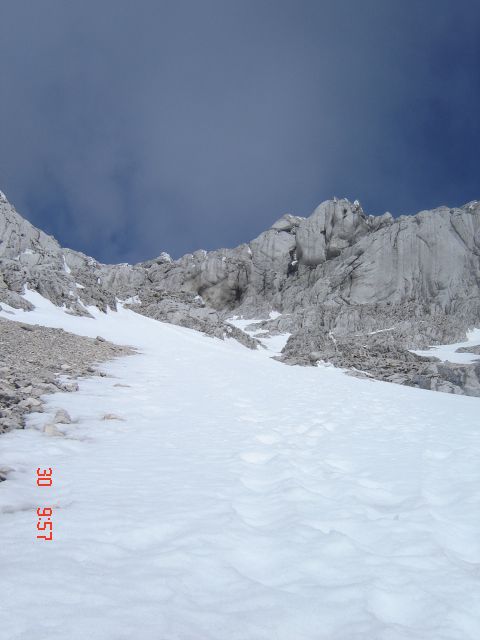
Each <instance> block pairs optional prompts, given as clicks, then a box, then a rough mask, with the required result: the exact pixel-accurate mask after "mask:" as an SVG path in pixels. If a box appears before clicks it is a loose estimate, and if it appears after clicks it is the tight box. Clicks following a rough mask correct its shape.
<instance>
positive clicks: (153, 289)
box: [0, 199, 480, 393]
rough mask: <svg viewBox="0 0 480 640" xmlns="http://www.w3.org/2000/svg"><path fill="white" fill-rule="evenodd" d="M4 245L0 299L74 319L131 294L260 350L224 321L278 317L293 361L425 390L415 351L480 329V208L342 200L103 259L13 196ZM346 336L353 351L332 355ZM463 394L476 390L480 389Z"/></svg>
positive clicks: (141, 307)
mask: <svg viewBox="0 0 480 640" xmlns="http://www.w3.org/2000/svg"><path fill="white" fill-rule="evenodd" d="M0 238H1V242H0V304H1V303H2V302H4V303H6V304H8V305H11V306H22V305H23V306H24V307H25V306H26V305H27V306H28V303H26V301H25V300H24V298H22V297H21V293H22V291H23V290H24V287H25V286H28V287H29V288H31V289H35V290H37V291H38V292H39V293H41V294H42V295H43V296H45V297H47V298H49V299H50V300H52V302H54V303H55V304H57V305H65V306H66V307H67V308H68V309H69V310H70V312H71V313H76V314H88V313H89V311H88V307H89V306H90V305H95V306H97V307H98V308H99V309H101V310H106V309H107V307H111V308H115V307H116V304H117V300H123V301H127V304H128V305H129V306H131V307H132V308H134V309H135V310H136V311H138V312H140V313H143V314H145V315H148V316H151V317H154V318H157V319H160V320H165V321H167V322H173V323H175V324H180V325H183V326H187V327H191V328H194V329H197V330H200V331H204V332H205V333H207V334H209V335H213V336H217V337H224V336H226V335H232V336H233V337H235V338H237V339H239V340H240V341H242V342H244V343H245V344H246V345H247V346H250V347H255V346H256V342H255V340H254V339H251V338H249V337H248V336H246V334H244V333H243V332H241V331H240V330H235V329H234V328H232V327H230V326H229V325H228V324H227V323H225V318H226V317H228V316H229V315H231V314H232V313H235V314H237V315H243V316H244V317H247V318H259V317H267V316H268V314H269V312H270V311H272V310H275V311H278V312H280V314H281V315H280V316H279V317H277V318H276V319H275V320H271V321H269V322H267V323H264V325H263V328H265V329H268V330H269V331H271V332H273V333H279V332H290V333H291V334H292V336H291V338H290V340H289V341H288V343H287V345H286V347H285V350H284V353H283V359H284V360H285V361H286V362H289V363H293V362H296V363H302V364H311V363H312V362H314V361H315V360H314V359H313V360H312V358H311V353H312V352H314V353H319V354H320V356H319V357H320V359H322V360H328V361H330V362H333V363H335V364H339V365H340V366H345V367H354V368H359V369H362V370H364V371H366V372H369V373H370V374H372V375H374V376H375V377H379V378H381V379H385V380H386V379H389V380H393V379H394V380H395V381H397V382H404V383H405V384H414V385H416V386H425V384H426V382H425V380H424V379H423V378H422V376H424V375H427V374H425V368H426V367H427V368H428V367H429V366H431V365H432V363H429V362H425V361H424V360H422V359H419V357H418V356H414V355H413V354H411V353H410V351H409V349H419V348H420V349H421V348H425V347H427V346H429V345H433V344H442V343H452V342H457V341H460V340H462V339H464V338H465V334H466V331H467V330H468V329H471V328H473V327H475V326H480V294H479V286H480V203H479V202H476V201H475V202H471V203H468V204H467V205H465V206H463V207H461V208H447V207H439V208H437V209H434V210H432V211H422V212H420V213H418V214H417V215H415V216H401V217H399V218H394V217H393V216H391V215H390V214H389V213H386V214H384V215H382V216H371V215H366V214H365V213H364V212H363V210H362V208H361V206H360V204H359V203H358V202H354V203H351V202H349V201H348V200H344V199H340V200H337V199H334V200H329V201H326V202H323V203H322V204H321V205H320V206H319V207H317V209H315V211H314V212H313V214H312V215H311V216H310V217H309V218H301V217H298V216H293V215H290V214H286V215H284V216H283V217H281V218H280V219H279V220H277V222H275V223H274V224H273V225H272V227H271V228H270V229H268V230H267V231H265V232H264V233H262V234H260V236H258V237H257V238H255V239H254V240H252V241H251V242H250V243H248V244H243V245H240V246H239V247H236V248H234V249H221V250H218V251H210V252H205V251H196V252H195V253H193V254H187V255H185V256H183V257H182V258H180V259H179V260H172V259H171V257H170V256H169V255H168V254H165V253H162V254H161V255H160V256H159V257H158V258H156V259H154V260H149V261H146V262H143V263H140V264H137V265H128V264H121V265H104V264H100V263H98V262H97V261H95V260H94V259H92V258H89V257H88V256H85V255H83V254H81V253H79V252H75V251H71V250H69V249H62V248H61V247H60V246H59V245H58V243H57V242H56V241H55V240H54V239H53V238H51V237H50V236H47V235H46V234H44V233H42V232H41V231H38V230H37V229H35V227H33V226H32V225H30V224H29V223H28V222H26V221H25V220H23V218H21V216H19V215H18V214H17V213H16V212H15V210H14V209H13V207H11V205H10V204H9V203H8V202H7V201H6V199H2V200H1V201H0ZM334 340H335V341H336V342H337V346H339V345H341V347H342V354H341V356H340V355H339V352H338V350H334V351H332V348H331V347H332V345H333V342H334ZM436 366H437V365H436ZM459 366H460V365H459ZM438 371H440V373H438ZM438 371H437V372H436V373H435V376H437V377H438V379H439V380H441V379H443V378H442V376H444V378H445V383H446V387H445V389H442V390H450V391H452V390H453V391H455V392H457V390H456V388H455V389H453V387H450V386H449V384H450V383H449V382H448V376H449V375H450V374H449V373H448V375H447V373H445V372H443V373H442V371H443V369H442V368H441V367H440V369H438ZM465 372H467V369H465ZM444 373H445V375H444ZM437 374H438V375H437ZM465 375H467V373H465ZM468 375H470V374H468ZM435 376H433V377H432V378H431V379H434V378H435ZM429 379H430V378H429ZM465 380H466V378H465ZM447 383H448V384H447ZM442 384H443V383H442V382H440V383H439V385H437V387H438V388H439V387H440V386H441V385H442ZM452 384H454V383H452ZM462 384H463V383H462ZM427 386H428V385H427ZM454 386H455V387H458V388H460V389H461V388H464V389H465V390H467V391H468V392H469V393H470V392H471V389H472V383H471V382H469V383H468V384H467V383H465V384H463V387H462V386H461V384H460V383H459V384H458V385H457V384H456V383H455V385H454ZM437 387H435V384H433V386H430V387H429V388H437Z"/></svg>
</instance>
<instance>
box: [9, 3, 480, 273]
mask: <svg viewBox="0 0 480 640" xmlns="http://www.w3.org/2000/svg"><path fill="white" fill-rule="evenodd" d="M0 24H1V37H0V91H1V100H0V189H2V190H3V191H5V193H6V194H7V196H8V197H9V199H10V200H11V201H12V202H13V203H14V204H15V205H16V207H17V209H18V210H19V211H20V212H21V213H22V214H23V215H24V216H25V217H27V218H28V219H29V220H31V221H32V222H33V223H34V224H36V225H37V226H40V227H41V228H43V229H44V230H46V231H48V232H49V233H53V234H55V235H56V236H57V238H58V239H59V240H60V242H61V243H62V244H64V245H67V246H70V247H73V248H75V249H79V250H82V251H84V252H85V253H88V254H90V255H94V256H95V257H97V258H99V259H101V260H103V261H111V262H113V261H115V262H118V261H130V262H132V261H137V260H142V259H146V258H149V257H153V256H156V255H158V254H159V253H160V252H161V251H168V252H170V253H172V254H173V255H174V256H175V257H177V256H179V255H181V254H183V253H186V252H188V251H193V250H195V249H198V248H205V249H212V248H218V247H222V246H234V245H236V244H239V243H240V242H243V241H247V240H249V239H251V238H253V237H255V236H256V235H258V233H259V232H261V231H262V230H263V229H265V228H267V227H268V226H270V224H271V223H272V222H274V220H276V219H277V218H278V217H280V216H281V215H282V214H283V213H285V212H291V213H295V214H297V215H309V214H310V213H311V211H312V210H313V208H314V207H315V206H316V205H317V204H318V203H319V202H321V201H322V200H325V199H327V198H329V197H332V196H333V195H336V196H338V197H342V196H346V197H348V198H350V199H352V200H353V199H355V198H358V199H359V200H360V201H361V202H362V205H363V207H364V209H365V210H366V211H367V212H368V213H383V212H384V211H386V210H389V211H391V212H392V213H393V214H394V215H398V214H401V213H414V212H416V211H418V210H420V209H423V208H431V207H434V206H438V205H440V204H448V205H452V206H453V205H461V204H463V203H465V202H467V201H469V200H473V199H480V2H479V1H478V0H455V1H454V0H448V1H445V0H432V1H430V0H423V1H422V0H398V1H396V0H395V1H393V0H375V1H373V0H343V1H342V0H331V1H328V2H327V1H322V0H312V1H310V0H218V1H217V0H174V1H172V2H170V1H164V0H136V1H135V2H132V1H131V0H95V1H91V0H82V2H68V1H66V0H58V1H54V0H42V1H41V2H39V1H38V0H22V1H16V2H13V1H12V2H8V1H7V0H4V1H2V0H0Z"/></svg>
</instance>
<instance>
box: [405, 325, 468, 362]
mask: <svg viewBox="0 0 480 640" xmlns="http://www.w3.org/2000/svg"><path fill="white" fill-rule="evenodd" d="M478 344H480V329H473V330H472V331H469V332H468V333H467V339H466V341H465V342H456V343H455V344H442V345H439V346H435V347H430V349H427V350H426V351H418V350H417V351H413V353H418V355H420V356H429V357H431V356H434V357H435V358H439V359H440V360H443V361H447V360H448V361H449V362H456V363H460V364H468V363H470V362H475V361H476V360H478V359H479V358H478V355H476V354H474V353H468V352H464V353H462V352H460V353H457V349H458V348H459V347H475V346H477V345H478Z"/></svg>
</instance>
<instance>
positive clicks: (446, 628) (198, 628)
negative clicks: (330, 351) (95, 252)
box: [0, 292, 480, 640]
mask: <svg viewBox="0 0 480 640" xmlns="http://www.w3.org/2000/svg"><path fill="white" fill-rule="evenodd" d="M28 295H29V297H30V299H31V300H32V301H33V302H34V304H36V305H37V309H36V310H35V311H34V312H30V313H23V312H15V318H16V319H20V320H21V321H23V322H35V323H37V322H38V323H40V324H46V325H48V326H62V327H63V328H65V329H67V330H70V331H72V332H76V333H81V334H83V335H91V336H96V335H98V334H100V335H102V336H104V337H105V338H107V339H111V340H113V341H116V342H119V343H122V344H131V345H133V346H137V347H138V348H139V349H140V353H139V354H138V355H135V356H130V357H126V358H122V359H119V360H116V361H113V362H111V363H109V364H107V365H105V366H103V367H102V368H103V369H104V370H105V371H107V372H108V373H109V374H110V376H111V377H108V378H94V379H89V380H84V381H81V382H80V391H79V392H78V393H73V394H63V393H62V394H55V395H54V396H48V397H47V398H48V399H47V411H48V412H50V413H54V411H55V410H56V409H57V408H59V407H62V408H65V409H67V411H69V412H70V414H71V415H72V417H73V418H74V419H75V420H76V422H75V423H74V424H72V425H59V428H60V429H61V430H62V431H63V432H64V433H65V436H64V437H48V436H46V435H45V434H44V433H42V432H41V430H40V429H41V427H42V425H43V424H45V422H46V421H47V419H48V417H49V415H48V414H47V415H46V414H32V415H31V416H30V418H29V425H28V426H29V428H28V429H27V430H25V431H16V432H11V433H8V434H6V435H4V436H2V437H1V438H0V461H1V463H2V465H4V464H6V465H8V466H10V467H11V468H12V469H14V471H13V472H12V473H10V475H9V476H8V480H7V482H3V483H1V484H0V567H1V574H2V578H3V583H4V585H6V588H4V589H3V593H2V598H1V599H0V621H1V622H0V638H2V640H3V639H4V640H27V639H28V640H30V639H31V638H33V637H35V638H36V639H37V640H47V639H48V640H60V639H61V640H65V639H66V638H68V639H69V640H77V639H78V640H80V638H82V640H83V639H84V638H89V639H91V640H132V639H136V638H141V639H142V640H226V639H227V638H228V639H229V640H322V639H325V640H360V639H362V640H367V639H368V640H377V639H378V640H430V639H431V640H447V639H448V640H470V639H471V640H477V639H478V638H479V637H480V581H479V578H480V572H479V567H480V509H479V506H480V464H479V453H480V430H479V420H478V415H479V411H478V408H479V403H478V399H475V398H469V397H464V396H460V397H459V396H450V395H447V394H441V393H433V392H427V391H421V390H416V389H410V388H407V387H401V386H398V385H393V384H387V383H381V382H377V381H371V380H360V379H356V378H353V377H349V376H346V375H344V374H343V373H342V372H340V371H339V370H337V369H334V368H332V367H316V368H313V367H312V368H300V367H289V366H286V365H283V364H280V363H278V362H276V361H274V360H272V359H269V358H266V357H265V354H264V353H261V352H251V351H249V350H247V349H245V348H243V347H242V346H241V345H239V344H238V343H236V342H234V341H230V340H227V341H225V342H221V341H219V340H214V339H211V338H207V337H204V336H202V335H200V334H197V333H195V332H193V331H190V330H187V329H182V328H179V327H174V326H171V325H167V324H163V323H159V322H156V321H154V320H151V319H148V318H143V317H142V316H138V315H136V314H134V313H133V312H131V311H128V310H123V309H122V310H120V311H119V312H118V313H110V314H108V316H107V315H104V314H96V319H95V320H90V319H85V318H75V317H72V316H68V315H66V314H64V313H63V312H62V311H61V310H58V309H56V308H55V307H52V305H50V303H48V302H46V301H44V300H43V299H41V298H40V297H39V296H37V295H36V294H33V293H31V292H30V293H29V294H28ZM5 317H13V316H11V315H6V316H5ZM119 384H120V385H128V386H116V385H119ZM106 414H113V415H114V416H116V417H117V418H119V419H110V420H103V419H102V417H103V416H105V415H106ZM37 467H42V468H43V467H52V468H53V470H54V476H53V477H54V485H53V487H52V488H42V489H40V488H38V487H37V486H36V484H35V477H36V476H35V472H36V469H37ZM37 506H42V507H43V506H53V507H54V513H53V522H54V540H53V541H52V542H44V541H41V540H36V539H35V536H36V530H35V523H36V514H35V509H36V508H37Z"/></svg>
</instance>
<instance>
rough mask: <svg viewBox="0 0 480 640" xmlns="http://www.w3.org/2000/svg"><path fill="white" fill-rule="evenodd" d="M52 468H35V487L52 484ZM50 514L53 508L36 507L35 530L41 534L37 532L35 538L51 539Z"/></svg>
mask: <svg viewBox="0 0 480 640" xmlns="http://www.w3.org/2000/svg"><path fill="white" fill-rule="evenodd" d="M52 475H53V470H52V469H51V468H50V467H49V468H48V469H40V467H39V468H38V469H37V487H51V486H52V484H53V479H52ZM52 514H53V509H52V508H51V507H43V508H42V507H39V508H38V509H37V516H38V522H37V531H39V532H42V533H43V535H42V534H40V533H38V534H37V539H39V540H53V523H52Z"/></svg>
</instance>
